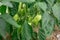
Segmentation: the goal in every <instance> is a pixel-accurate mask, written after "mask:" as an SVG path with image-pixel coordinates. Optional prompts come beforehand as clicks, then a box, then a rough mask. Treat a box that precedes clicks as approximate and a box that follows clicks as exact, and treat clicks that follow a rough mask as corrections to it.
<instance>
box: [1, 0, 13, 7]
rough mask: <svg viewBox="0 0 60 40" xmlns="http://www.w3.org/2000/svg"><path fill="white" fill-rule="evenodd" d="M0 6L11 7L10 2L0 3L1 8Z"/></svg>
mask: <svg viewBox="0 0 60 40" xmlns="http://www.w3.org/2000/svg"><path fill="white" fill-rule="evenodd" d="M2 5H4V6H8V7H13V5H12V4H11V2H9V1H1V2H0V6H2Z"/></svg>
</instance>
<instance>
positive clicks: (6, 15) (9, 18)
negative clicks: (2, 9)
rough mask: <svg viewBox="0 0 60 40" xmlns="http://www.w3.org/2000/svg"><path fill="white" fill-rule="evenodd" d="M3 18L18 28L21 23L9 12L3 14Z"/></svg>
mask: <svg viewBox="0 0 60 40" xmlns="http://www.w3.org/2000/svg"><path fill="white" fill-rule="evenodd" d="M2 18H3V19H4V20H5V21H6V22H7V23H9V24H11V25H13V26H15V27H16V28H19V27H20V25H18V24H17V22H15V20H13V18H12V17H11V16H10V15H9V14H3V15H2Z"/></svg>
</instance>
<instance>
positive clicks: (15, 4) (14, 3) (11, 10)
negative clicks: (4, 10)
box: [8, 2, 19, 16]
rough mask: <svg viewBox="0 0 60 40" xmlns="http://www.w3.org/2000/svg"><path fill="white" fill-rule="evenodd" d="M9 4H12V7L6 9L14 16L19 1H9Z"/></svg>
mask: <svg viewBox="0 0 60 40" xmlns="http://www.w3.org/2000/svg"><path fill="white" fill-rule="evenodd" d="M11 4H12V5H13V7H12V8H8V10H9V14H10V15H11V16H14V15H15V14H16V13H17V11H18V5H19V3H17V2H11Z"/></svg>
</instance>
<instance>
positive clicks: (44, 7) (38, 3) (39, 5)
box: [35, 2, 47, 11]
mask: <svg viewBox="0 0 60 40" xmlns="http://www.w3.org/2000/svg"><path fill="white" fill-rule="evenodd" d="M35 5H36V6H37V7H39V8H40V9H42V10H43V11H46V9H47V4H46V3H45V2H37V3H36V4H35Z"/></svg>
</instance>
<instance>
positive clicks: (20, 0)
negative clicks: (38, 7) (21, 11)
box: [3, 0, 35, 3]
mask: <svg viewBox="0 0 60 40" xmlns="http://www.w3.org/2000/svg"><path fill="white" fill-rule="evenodd" d="M3 1H14V2H27V3H32V2H35V0H3Z"/></svg>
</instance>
